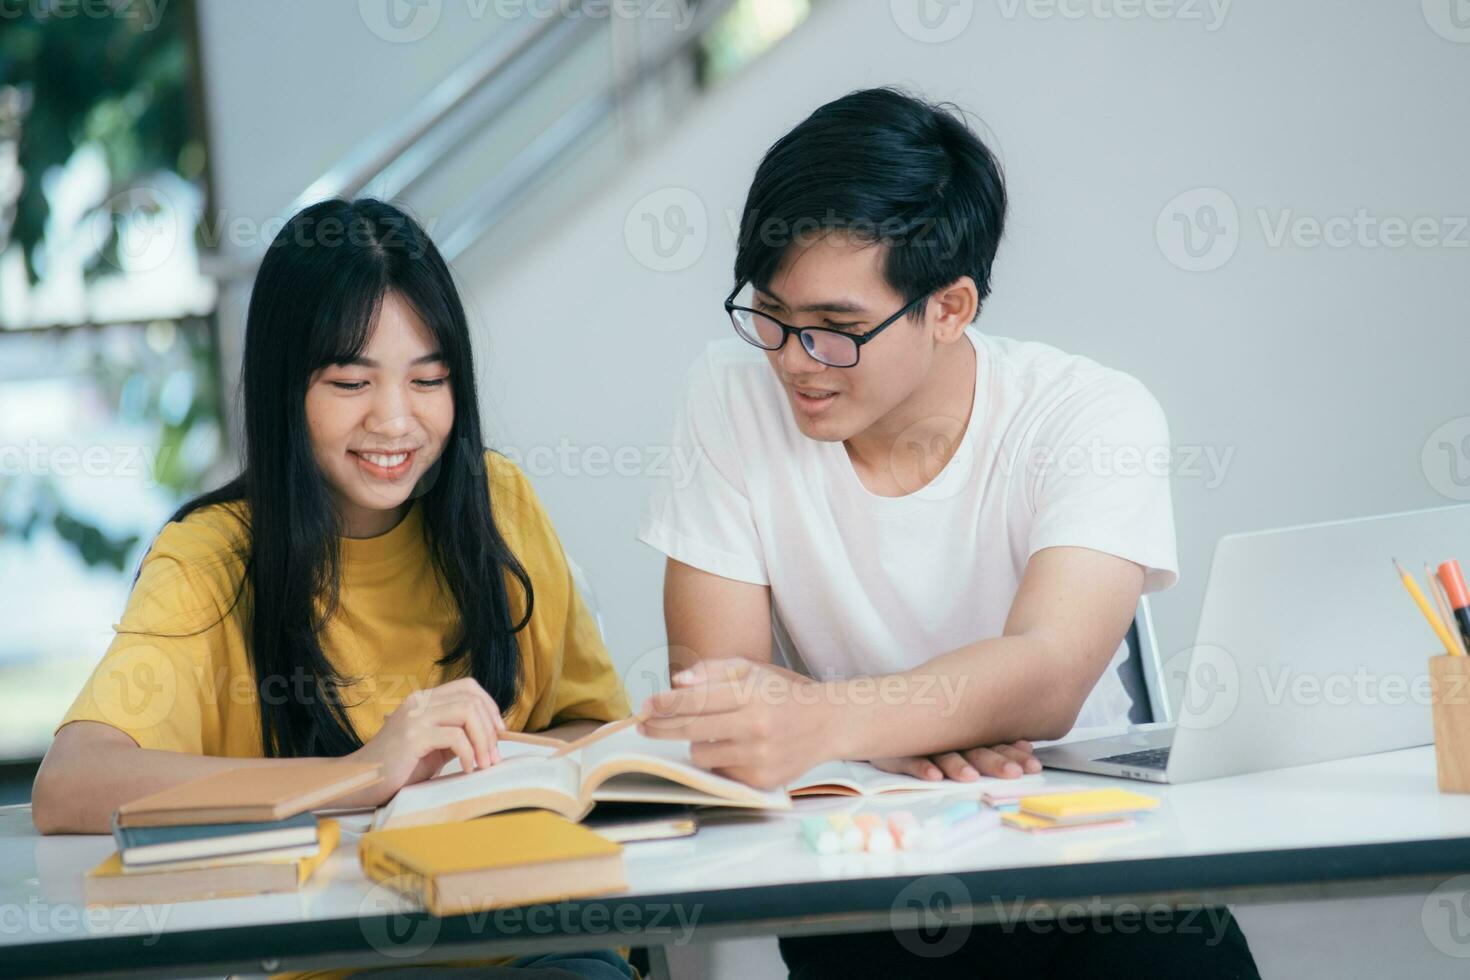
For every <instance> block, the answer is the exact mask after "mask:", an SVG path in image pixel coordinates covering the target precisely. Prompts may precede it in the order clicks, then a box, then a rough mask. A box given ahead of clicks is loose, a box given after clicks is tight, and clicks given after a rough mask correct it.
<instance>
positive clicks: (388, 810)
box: [374, 745, 579, 827]
mask: <svg viewBox="0 0 1470 980" xmlns="http://www.w3.org/2000/svg"><path fill="white" fill-rule="evenodd" d="M515 747H516V748H517V749H531V750H532V751H531V752H523V753H519V754H517V755H514V756H511V757H510V758H502V759H501V761H500V762H499V763H498V764H497V765H494V766H491V767H490V768H488V769H480V770H477V771H475V772H471V773H466V772H463V771H458V772H452V773H448V774H446V775H439V776H435V777H434V778H432V779H426V780H424V781H423V782H421V783H415V784H414V785H412V786H405V787H403V788H402V789H401V790H399V791H398V795H397V796H394V797H393V799H392V801H391V802H389V803H388V805H387V806H385V807H384V808H383V809H382V810H380V811H379V813H378V818H377V820H376V821H374V826H375V827H383V826H385V825H387V824H388V823H389V822H390V821H394V820H400V819H403V818H404V817H407V816H409V815H411V814H415V813H419V812H421V811H424V810H431V809H438V808H440V807H446V806H451V805H453V804H456V803H460V802H462V801H465V800H474V799H480V798H489V797H494V796H497V795H500V794H503V793H510V792H514V791H517V790H525V789H540V790H551V791H552V792H555V793H557V794H559V795H563V796H565V797H567V799H568V800H572V801H576V800H577V799H578V775H579V774H578V771H577V765H576V762H575V761H574V760H573V759H571V758H570V757H568V758H561V759H553V758H551V757H550V753H549V752H548V751H547V750H544V749H541V748H540V747H538V746H525V745H517V746H515ZM506 748H510V745H507V746H506ZM507 754H508V753H507ZM455 763H456V768H458V766H457V763H458V760H455ZM447 768H448V766H446V767H445V769H447ZM441 772H443V770H441Z"/></svg>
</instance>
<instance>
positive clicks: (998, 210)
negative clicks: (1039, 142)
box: [735, 88, 1006, 316]
mask: <svg viewBox="0 0 1470 980" xmlns="http://www.w3.org/2000/svg"><path fill="white" fill-rule="evenodd" d="M1005 213H1006V190H1005V179H1004V176H1003V175H1002V173H1001V168H1000V163H999V162H998V161H997V160H996V158H995V156H994V154H992V153H991V152H990V150H989V149H988V148H987V147H986V146H985V144H984V143H983V142H981V141H980V138H979V137H977V136H976V135H975V133H974V132H973V131H971V129H970V127H969V126H967V125H966V124H965V121H964V118H963V116H962V114H961V111H960V110H959V109H958V108H957V107H956V106H954V105H951V104H931V103H928V102H925V101H923V100H921V99H917V98H914V97H913V96H910V95H907V94H905V93H903V92H900V91H897V90H896V89H891V88H875V89H864V90H862V91H858V92H853V93H851V94H850V95H845V96H843V97H842V98H840V99H837V100H836V101H834V102H829V103H827V104H826V105H824V106H822V107H821V108H820V109H818V110H817V111H815V112H813V113H812V114H811V115H810V116H808V117H807V118H806V119H804V120H803V121H802V122H801V123H800V124H799V125H797V127H796V128H795V129H793V130H791V132H789V133H787V134H786V135H785V136H783V137H781V138H780V139H779V140H777V141H776V143H775V144H774V145H773V146H772V147H771V148H770V149H769V150H767V151H766V155H765V156H764V157H763V158H762V159H761V162H760V166H759V167H757V168H756V172H755V179H754V180H753V181H752V182H751V185H750V193H749V194H747V195H746V198H745V209H744V212H743V213H742V215H741V219H740V240H739V243H738V247H737V250H736V254H735V278H736V281H737V282H739V281H747V282H751V283H754V284H755V286H756V287H757V288H759V289H765V288H766V287H767V286H769V284H770V281H771V277H772V276H774V275H775V274H776V270H777V268H778V267H779V266H780V264H781V260H782V258H783V257H784V256H785V254H786V250H787V249H788V248H790V247H791V245H793V244H797V243H801V242H806V243H810V242H812V241H815V240H816V239H817V238H818V237H820V236H821V235H823V234H826V233H827V232H829V231H835V230H839V229H840V230H844V231H846V232H847V233H849V234H851V235H853V236H854V237H855V238H856V239H857V240H859V241H868V242H873V243H875V244H881V245H884V246H886V247H887V250H888V252H887V256H886V257H885V260H884V277H885V278H886V279H887V281H888V284H889V285H890V286H892V287H893V289H894V290H895V291H896V292H898V293H900V294H901V295H902V296H903V298H904V300H905V301H906V302H912V301H914V300H917V299H919V298H920V297H922V296H925V295H927V294H928V293H931V292H933V291H934V290H936V289H939V288H940V287H942V286H947V285H948V284H950V283H952V282H954V281H955V280H956V279H958V278H959V277H960V276H969V277H970V278H971V279H973V280H974V281H975V288H976V290H977V291H978V292H979V295H980V299H981V301H984V299H985V297H987V296H988V295H990V270H991V265H992V263H993V262H994V261H995V252H996V248H997V247H998V246H999V245H1000V238H1001V233H1002V231H1003V230H1004V226H1005ZM922 312H923V310H922V306H921V307H919V308H918V309H916V310H915V315H916V316H920V315H922Z"/></svg>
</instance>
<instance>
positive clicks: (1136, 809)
mask: <svg viewBox="0 0 1470 980" xmlns="http://www.w3.org/2000/svg"><path fill="white" fill-rule="evenodd" d="M1158 805H1159V800H1158V797H1156V796H1145V795H1144V794H1142V793H1134V792H1131V791H1129V790H1126V789H1096V790H1083V791H1081V792H1068V793H1048V794H1042V795H1038V796H1024V797H1022V798H1021V802H1020V805H1019V807H1018V808H1017V810H1016V812H1014V813H1006V814H1003V815H1002V817H1001V819H1002V820H1003V821H1004V822H1005V824H1006V826H1008V827H1015V828H1016V829H1017V830H1027V831H1033V832H1036V831H1055V830H1081V829H1083V828H1088V827H1126V826H1128V825H1129V824H1131V823H1133V820H1134V818H1135V817H1137V816H1138V815H1139V814H1141V813H1147V812H1148V811H1149V810H1152V809H1154V808H1156V807H1157V806H1158Z"/></svg>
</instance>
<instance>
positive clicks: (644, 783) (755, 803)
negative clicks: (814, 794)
mask: <svg viewBox="0 0 1470 980" xmlns="http://www.w3.org/2000/svg"><path fill="white" fill-rule="evenodd" d="M573 754H574V755H577V756H580V757H581V767H582V772H583V773H584V781H583V788H584V791H586V792H587V793H588V795H590V796H591V798H592V799H597V800H604V799H605V800H622V801H630V802H641V801H651V802H667V803H702V804H725V805H735V806H750V807H762V808H773V809H786V808H789V807H790V806H791V801H790V799H788V798H787V796H786V793H785V792H784V791H782V790H773V791H769V792H767V791H764V790H758V789H756V788H754V787H752V786H747V785H746V784H745V783H742V782H737V781H736V780H733V779H729V778H727V777H725V776H721V775H718V774H716V773H712V772H710V771H709V770H708V769H701V768H700V767H698V766H696V765H695V764H694V760H693V759H692V758H691V757H690V755H689V743H688V742H680V741H673V740H669V739H661V738H648V737H646V736H643V735H640V734H638V730H637V729H636V728H625V729H624V730H622V731H620V732H618V733H616V734H614V735H610V736H608V737H607V738H605V739H603V740H602V741H600V742H594V743H592V744H591V745H589V746H587V747H586V748H584V749H581V750H580V751H579V752H576V753H573Z"/></svg>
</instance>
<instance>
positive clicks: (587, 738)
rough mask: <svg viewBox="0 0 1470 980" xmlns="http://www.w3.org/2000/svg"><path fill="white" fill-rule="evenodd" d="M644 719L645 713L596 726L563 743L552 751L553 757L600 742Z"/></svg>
mask: <svg viewBox="0 0 1470 980" xmlns="http://www.w3.org/2000/svg"><path fill="white" fill-rule="evenodd" d="M642 720H643V715H629V716H628V717H627V718H624V719H623V720H622V721H610V722H608V723H607V724H606V725H602V726H601V727H598V728H594V729H593V730H592V731H590V732H588V733H587V734H586V735H583V736H582V737H581V738H579V739H576V740H574V741H571V742H567V743H565V744H563V745H562V747H561V748H560V749H558V750H557V751H556V752H554V753H552V756H551V757H552V758H553V759H555V758H557V757H558V756H563V755H566V754H567V753H569V752H575V751H577V750H578V749H580V748H585V747H586V746H588V745H591V744H592V743H593V742H600V741H602V740H603V739H605V738H607V737H608V736H609V735H616V734H617V733H618V732H620V731H622V730H623V729H624V728H627V727H629V726H630V725H636V724H638V723H639V722H640V721H642Z"/></svg>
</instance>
